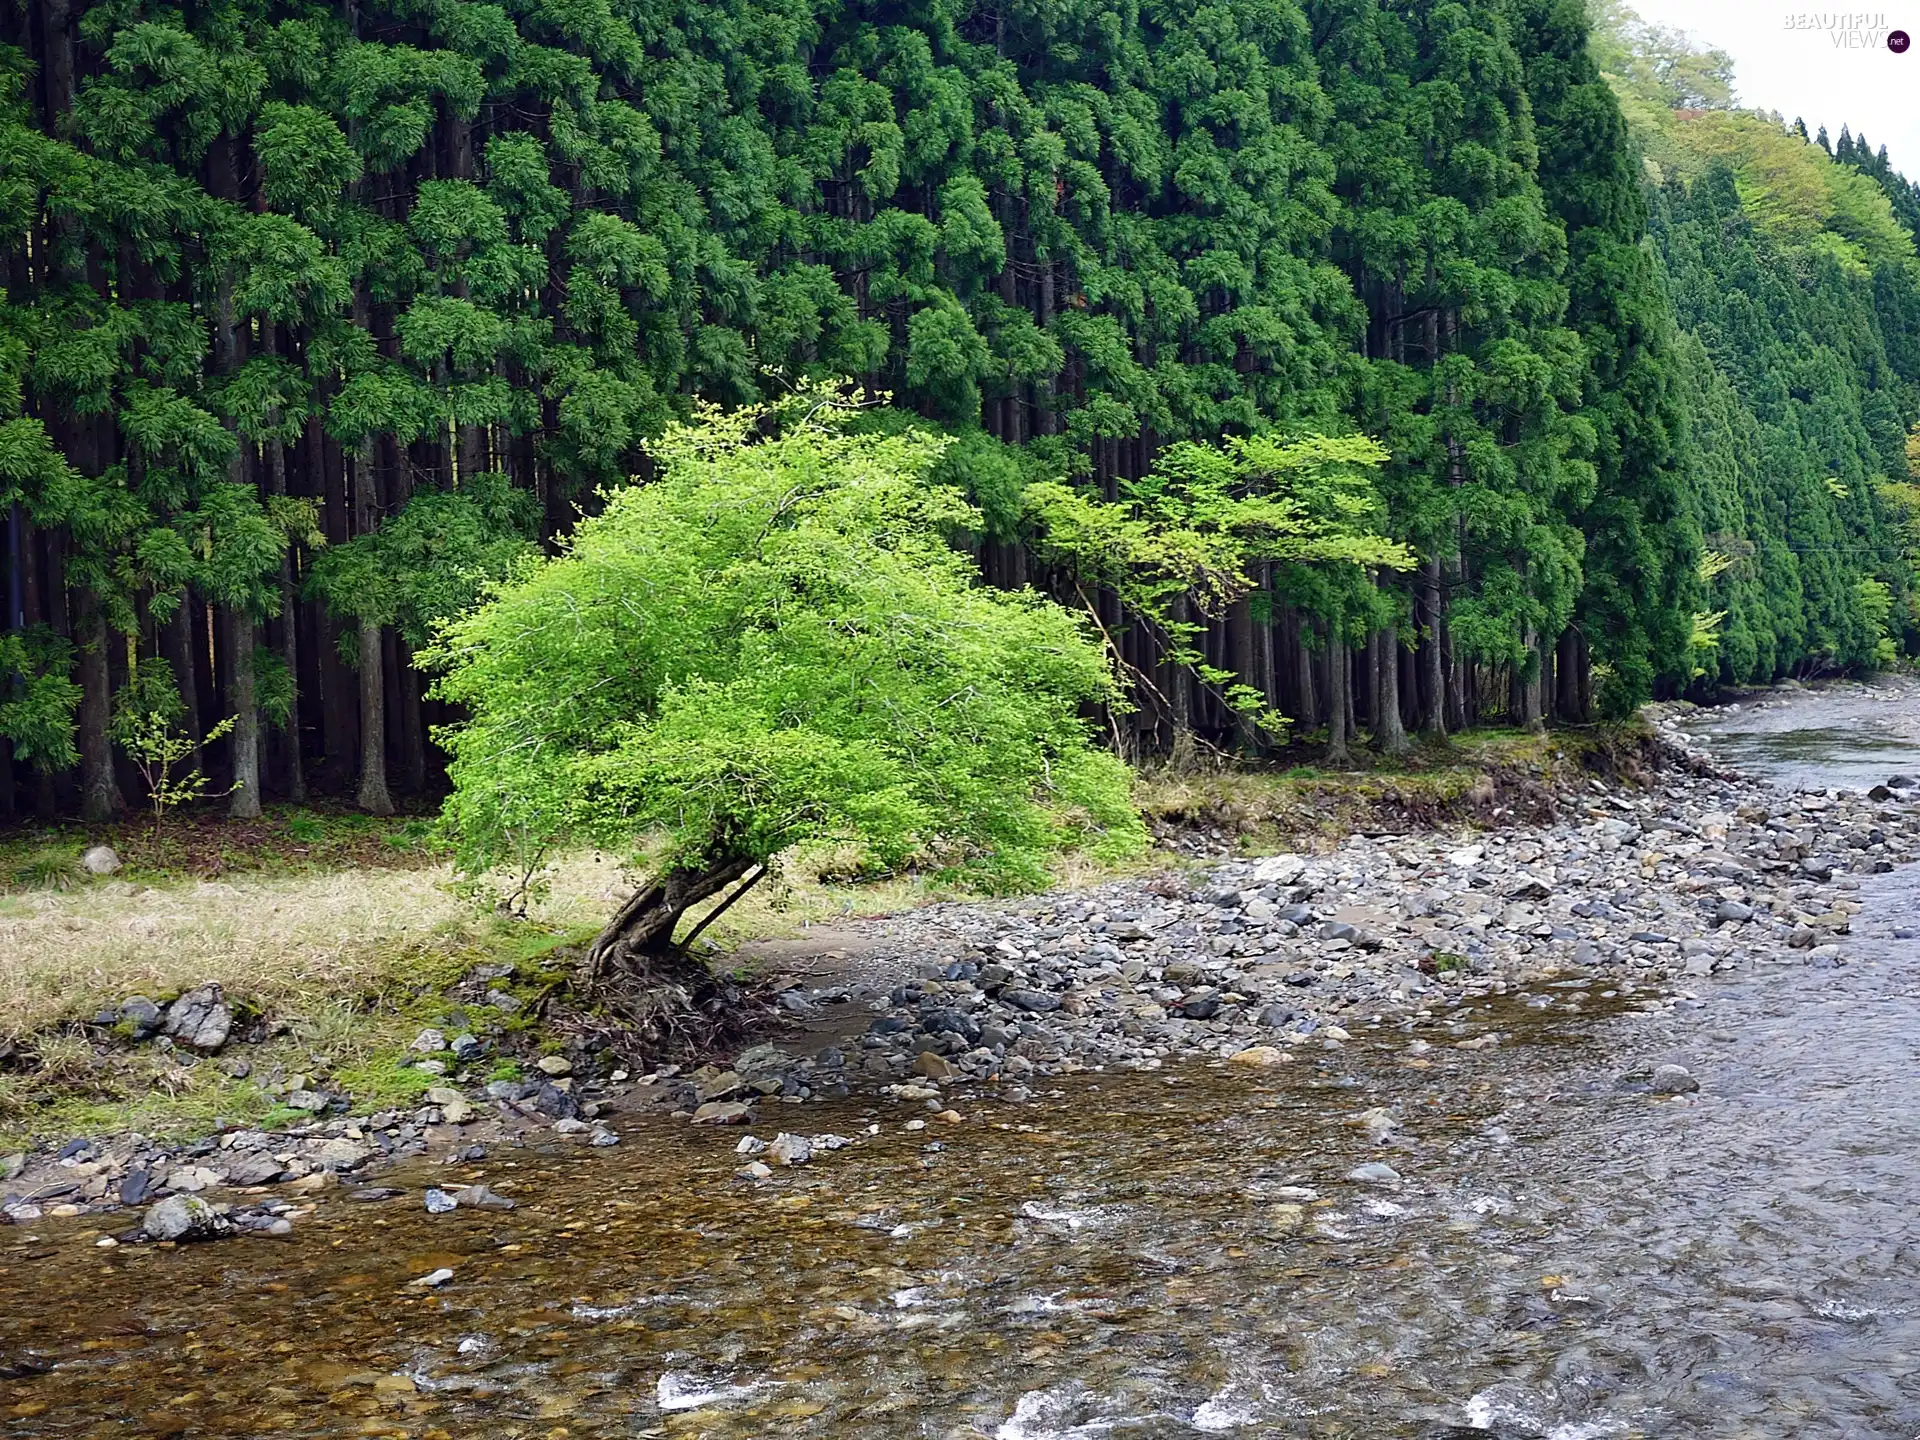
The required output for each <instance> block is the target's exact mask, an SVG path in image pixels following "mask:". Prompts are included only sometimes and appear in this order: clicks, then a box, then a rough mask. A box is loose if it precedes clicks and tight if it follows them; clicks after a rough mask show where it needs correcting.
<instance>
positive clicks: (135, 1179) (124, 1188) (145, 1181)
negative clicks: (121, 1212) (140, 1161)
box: [120, 1165, 160, 1205]
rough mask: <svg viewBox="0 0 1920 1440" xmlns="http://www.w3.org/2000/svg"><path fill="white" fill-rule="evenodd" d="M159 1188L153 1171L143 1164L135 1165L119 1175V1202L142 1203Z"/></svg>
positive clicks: (127, 1203) (125, 1203)
mask: <svg viewBox="0 0 1920 1440" xmlns="http://www.w3.org/2000/svg"><path fill="white" fill-rule="evenodd" d="M159 1188H160V1186H159V1183H158V1181H157V1180H156V1179H155V1177H154V1173H153V1171H151V1170H149V1169H147V1167H146V1166H144V1165H136V1166H134V1168H133V1169H131V1170H129V1171H127V1173H126V1174H125V1175H124V1176H122V1177H121V1180H120V1203H121V1204H122V1205H144V1204H146V1203H147V1199H148V1197H149V1196H151V1195H152V1194H153V1192H154V1191H156V1190H158V1189H159Z"/></svg>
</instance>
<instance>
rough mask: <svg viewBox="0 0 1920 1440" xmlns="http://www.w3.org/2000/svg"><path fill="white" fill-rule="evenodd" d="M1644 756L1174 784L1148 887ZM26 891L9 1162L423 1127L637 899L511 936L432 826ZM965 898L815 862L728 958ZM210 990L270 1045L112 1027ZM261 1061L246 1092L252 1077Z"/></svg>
mask: <svg viewBox="0 0 1920 1440" xmlns="http://www.w3.org/2000/svg"><path fill="white" fill-rule="evenodd" d="M1641 743H1642V742H1641V740H1640V739H1639V738H1637V737H1636V736H1635V735H1634V734H1632V733H1630V732H1610V731H1589V732H1578V733H1571V734H1570V733H1564V732H1563V733H1557V734H1555V735H1552V736H1540V735H1528V734H1522V733H1518V732H1485V733H1476V734H1474V735H1472V736H1470V737H1467V738H1465V739H1463V740H1461V741H1457V742H1454V743H1450V744H1447V745H1444V746H1436V747H1427V748H1422V749H1419V750H1416V751H1415V752H1414V753H1413V754H1411V755H1410V756H1408V757H1406V759H1405V760H1404V761H1402V762H1399V763H1395V764H1393V765H1390V766H1389V765H1384V764H1373V765H1369V764H1368V763H1367V761H1366V758H1365V757H1362V758H1361V760H1360V761H1359V762H1358V763H1356V765H1355V766H1354V767H1352V768H1344V769H1340V770H1330V769H1326V768H1316V767H1310V766H1304V767H1296V768H1288V769H1268V770H1248V769H1240V768H1233V767H1230V766H1226V765H1220V766H1217V767H1211V768H1203V769H1200V770H1197V771H1191V772H1187V773H1183V774H1178V775H1174V774H1167V773H1148V774H1145V775H1143V776H1142V777H1141V779H1140V782H1139V787H1138V796H1139V800H1140V803H1141V805H1142V808H1143V809H1144V811H1145V812H1146V814H1147V816H1148V818H1149V820H1150V822H1151V823H1152V825H1153V827H1154V829H1155V832H1156V835H1157V836H1158V839H1159V845H1158V846H1157V848H1156V851H1155V853H1154V854H1153V855H1151V856H1149V857H1146V858H1144V859H1142V860H1137V861H1134V862H1130V863H1129V865H1128V866H1127V867H1126V868H1127V869H1129V870H1137V869H1139V868H1142V867H1165V866H1167V865H1183V864H1193V863H1199V862H1201V861H1203V860H1204V859H1205V858H1206V857H1208V856H1211V855H1217V854H1224V853H1232V852H1247V851H1255V852H1257V851H1266V850H1274V849H1279V848H1285V847H1289V846H1299V845H1302V844H1309V843H1315V842H1327V841H1332V840H1337V839H1338V838H1340V837H1342V836H1344V835H1346V834H1349V833H1352V832H1353V831H1356V830H1376V831H1377V830H1403V829H1419V828H1429V827H1432V826H1435V825H1442V826H1448V825H1460V824H1471V825H1501V824H1512V823H1524V822H1526V821H1529V820H1533V819H1537V818H1541V817H1542V816H1543V815H1544V814H1545V813H1546V812H1547V811H1548V810H1550V809H1551V807H1552V805H1553V803H1554V797H1555V795H1556V794H1558V793H1564V792H1565V791H1566V790H1568V789H1570V788H1576V787H1584V786H1586V785H1587V784H1588V783H1589V780H1590V778H1591V777H1593V776H1594V775H1596V774H1607V773H1621V772H1625V773H1627V775H1628V776H1629V778H1631V777H1632V775H1633V774H1634V773H1635V772H1636V771H1637V768H1638V766H1639V765H1640V764H1641V763H1642V762H1641V759H1640V755H1641ZM101 842H106V843H111V844H114V846H115V848H116V850H118V851H119V852H120V854H121V855H122V857H123V858H124V860H125V862H126V863H125V866H124V868H123V869H121V870H120V871H119V872H117V873H116V874H114V875H112V876H110V877H105V878H90V877H88V876H87V875H86V874H85V872H84V871H83V870H81V868H80V867H79V863H78V861H79V856H80V854H81V852H82V851H83V850H84V849H85V848H86V847H87V846H88V845H89V844H94V843H101ZM1116 873H1118V872H1117V871H1116V870H1115V869H1114V868H1113V867H1111V866H1099V865H1095V864H1093V863H1092V862H1090V861H1086V860H1084V859H1080V858H1069V859H1067V860H1065V861H1063V862H1062V863H1061V864H1060V866H1059V867H1058V869H1057V871H1056V874H1055V877H1054V878H1055V881H1056V883H1057V884H1059V885H1060V886H1062V887H1073V886H1077V885H1085V884H1092V883H1097V882H1099V881H1101V880H1104V879H1108V878H1112V877H1113V876H1114V875H1115V874H1116ZM0 877H4V886H3V887H0V957H4V958H3V959H0V1152H3V1151H4V1150H6V1149H9V1148H12V1145H13V1144H14V1143H17V1142H19V1141H20V1140H21V1139H23V1138H25V1137H29V1136H31V1137H37V1138H49V1137H64V1136H67V1135H72V1134H78V1133H88V1132H98V1131H101V1130H110V1129H121V1130H124V1129H136V1128H137V1129H143V1130H146V1131H149V1132H150V1133H157V1132H162V1131H186V1130H195V1129H202V1130H203V1129H206V1128H209V1127H210V1126H211V1125H212V1124H213V1123H214V1122H215V1120H216V1119H221V1120H227V1121H247V1122H250V1123H272V1122H273V1121H274V1120H276V1119H278V1118H284V1117H282V1116H281V1115H280V1114H279V1108H278V1107H279V1103H280V1096H281V1095H283V1094H284V1093H286V1092H287V1091H288V1090H289V1089H292V1088H297V1087H295V1086H294V1085H293V1084H292V1083H291V1082H292V1081H294V1080H300V1079H312V1078H315V1077H316V1076H324V1077H325V1078H326V1079H327V1081H328V1082H329V1083H330V1084H331V1085H332V1086H333V1087H334V1088H336V1089H339V1090H343V1091H346V1092H348V1093H351V1094H353V1095H354V1096H355V1098H356V1100H358V1101H360V1102H362V1103H364V1104H366V1105H369V1106H378V1105H381V1104H387V1103H392V1104H398V1103H403V1102H405V1101H407V1100H410V1099H412V1098H413V1097H414V1096H416V1095H417V1094H418V1093H419V1092H420V1091H421V1090H423V1089H424V1088H425V1086H426V1084H427V1083H429V1082H428V1078H427V1077H426V1076H425V1075H424V1074H422V1072H420V1071H418V1070H414V1069H410V1068H407V1067H404V1066H401V1065H400V1064H399V1063H398V1062H399V1060H400V1059H401V1058H403V1057H404V1052H405V1047H406V1045H407V1043H408V1042H409V1041H410V1040H411V1039H412V1038H413V1036H414V1035H415V1034H417V1033H418V1031H419V1030H420V1029H421V1028H422V1027H423V1026H427V1025H440V1024H446V1023H453V1024H457V1025H461V1026H464V1027H468V1028H492V1029H497V1030H500V1031H503V1032H507V1033H509V1034H510V1035H511V1036H512V1038H514V1039H515V1040H516V1041H517V1043H518V1044H519V1046H520V1048H521V1049H523V1050H524V1051H526V1052H527V1053H533V1052H536V1051H537V1050H539V1049H540V1048H541V1047H542V1046H543V1045H544V1044H545V1043H546V1040H547V1037H545V1036H544V1035H543V1034H542V1032H541V1020H540V1017H539V1015H538V1007H537V1006H536V1005H527V1006H526V1008H524V1009H521V1010H509V1011H499V1010H496V1009H495V1008H494V1007H490V1006H487V1005H484V1004H482V1005H476V1004H474V1003H472V998H471V996H469V997H468V999H467V1000H466V1001H465V1002H464V1003H462V1002H456V1001H454V1000H452V999H450V998H449V996H448V991H449V989H450V988H452V987H453V986H454V985H455V984H456V983H457V982H458V981H460V979H461V978H462V977H463V976H466V975H468V974H469V973H471V972H472V971H473V970H474V968H475V967H476V966H477V965H481V964H488V963H493V964H498V963H500V962H502V961H511V962H513V963H514V964H515V965H516V967H517V973H516V976H515V977H514V978H511V979H508V980H506V981H504V982H502V983H503V985H504V986H505V992H506V993H507V994H508V995H509V998H510V999H511V1000H514V1001H516V1002H519V1001H528V1000H531V998H532V997H533V996H534V995H536V994H537V993H539V992H541V991H542V990H543V989H545V988H547V987H549V986H550V985H551V984H552V983H553V982H554V981H556V980H558V979H560V978H563V977H564V974H565V972H566V969H567V966H568V965H569V963H570V961H571V957H572V956H573V954H574V953H575V951H576V947H577V946H578V944H579V943H580V942H581V941H583V940H584V939H585V938H586V937H587V936H589V935H591V934H592V933H593V931H594V930H595V929H597V928H598V926H599V924H600V923H601V921H602V919H603V918H604V917H605V916H606V915H607V914H608V913H609V912H610V911H611V909H612V907H613V906H614V905H615V904H616V903H617V901H618V899H619V898H620V897H621V896H622V895H623V894H624V886H625V883H626V882H625V879H624V877H623V875H622V873H621V871H620V868H619V866H617V865H616V864H615V863H614V862H612V861H611V860H609V859H607V858H605V857H600V856H592V855H576V856H572V857H569V858H568V860H567V861H566V862H565V863H563V864H561V865H559V866H557V867H555V869H554V871H553V873H552V875H551V876H550V884H549V885H548V886H547V887H545V888H544V889H543V890H542V892H541V893H540V894H539V895H537V896H536V897H535V898H534V899H533V900H532V902H531V903H530V904H529V905H528V907H527V910H526V913H525V914H524V915H523V916H509V915H505V914H502V913H498V912H496V911H494V910H493V909H491V908H489V907H487V906H485V905H484V904H481V903H476V901H475V900H474V899H473V898H472V897H471V896H470V895H469V894H468V893H467V892H465V891H464V890H463V889H462V888H461V887H460V886H458V885H456V884H455V883H454V878H453V876H452V875H451V873H450V871H449V869H448V867H447V864H446V861H445V858H444V855H443V854H442V853H441V852H440V851H439V850H438V849H437V847H436V845H435V842H434V840H433V838H432V833H431V828H430V826H429V825H428V824H427V823H426V822H425V821H424V820H423V819H419V818H415V819H405V818H402V819H398V820H386V821H375V820H371V819H368V818H366V817H360V816H353V815H345V814H337V813H326V812H320V811H307V810H293V809H278V810H275V811H273V812H271V813H270V814H269V815H268V816H267V817H266V818H265V819H264V820H262V821H261V822H258V823H256V824H254V825H251V826H247V827H236V828H230V827H228V826H227V825H226V823H225V822H223V821H221V820H219V819H218V818H217V817H216V816H211V815H210V816H205V817H185V818H183V819H182V820H179V821H176V822H174V823H173V824H172V825H170V826H169V827H168V828H167V829H166V830H164V831H162V832H161V833H160V834H158V835H155V834H153V833H152V832H151V831H150V830H149V829H148V828H147V827H145V826H141V825H129V826H126V827H123V828H121V829H118V830H112V831H104V832H103V831H98V830H96V831H82V830H79V829H77V828H75V829H43V830H29V831H19V832H15V833H12V834H10V835H6V836H5V837H3V838H0ZM949 898H954V893H953V892H952V891H950V890H946V889H944V888H942V887H941V886H940V885H938V884H937V883H935V882H934V881H933V880H932V879H930V878H929V877H927V876H924V875H916V874H905V875H892V876H882V877H873V876H866V875H862V874H861V873H860V866H859V864H858V857H857V856H855V855H853V854H848V853H839V852H832V851H826V852H815V853H809V854H805V855H795V856H790V857H787V859H786V861H785V863H784V864H782V865H781V866H780V867H779V869H778V870H777V872H776V875H775V877H774V878H773V879H771V880H769V881H768V882H767V883H765V884H763V885H761V886H759V887H757V888H756V889H755V890H753V891H752V892H750V893H749V895H748V896H747V898H746V899H745V900H743V901H742V902H741V903H740V904H738V905H737V906H735V907H733V908H732V909H730V910H729V911H728V912H727V914H726V915H725V916H724V917H723V918H722V919H721V920H720V921H719V922H718V923H716V925H715V926H714V927H713V928H712V929H711V930H709V931H708V932H707V935H708V936H709V937H710V938H711V939H712V940H713V941H714V943H715V944H716V945H717V946H718V948H719V950H720V951H721V952H727V951H731V950H733V949H734V948H735V947H736V946H738V945H739V944H740V943H742V942H743V941H745V940H748V939H752V938H768V937H775V938H777V937H781V936H788V935H793V934H795V933H798V932H800V931H802V930H804V929H805V928H807V927H809V926H813V925H819V924H823V923H831V922H832V921H835V920H841V919H846V918H848V917H852V916H860V915H874V914H884V913H889V912H894V911H899V910H904V909H909V908H912V907H914V906H916V905H920V904H924V903H927V902H928V901H931V900H937V899H949ZM722 963H724V962H722ZM210 982H211V983H217V984H219V985H220V986H221V987H222V988H223V989H224V990H225V991H226V993H227V996H228V998H229V999H230V1000H231V1001H233V1002H234V1003H235V1004H236V1006H238V1007H240V1018H241V1022H242V1025H241V1026H240V1027H237V1033H238V1031H239V1030H240V1029H244V1030H245V1032H246V1033H247V1034H248V1035H249V1036H250V1037H252V1038H251V1039H250V1040H249V1043H246V1044H244V1045H241V1046H238V1047H230V1051H231V1053H230V1054H229V1055H228V1056H226V1057H223V1060H211V1059H202V1060H194V1059H193V1058H192V1057H189V1056H185V1055H182V1054H181V1053H179V1052H166V1051H163V1050H160V1049H157V1048H156V1047H153V1046H150V1045H148V1046H126V1045H124V1044H121V1043H119V1042H118V1040H117V1039H116V1037H115V1036H114V1035H113V1034H112V1031H111V1028H110V1027H109V1028H106V1029H102V1028H101V1027H96V1026H92V1025H90V1024H89V1023H88V1022H90V1021H92V1020H93V1019H94V1018H95V1017H96V1015H98V1014H100V1013H101V1012H104V1011H111V1010H112V1009H113V1008H114V1007H115V1006H117V1005H118V1004H119V1003H120V1002H121V1001H123V1000H124V999H126V998H127V997H128V996H133V995H144V996H146V997H148V998H150V999H153V1000H156V1001H165V1000H167V999H169V998H171V997H172V996H174V995H176V994H178V993H179V992H181V991H182V990H185V989H187V988H190V987H192V986H195V985H202V984H206V983H210ZM516 986H517V987H519V989H520V993H518V994H516V993H515V987H516ZM239 1055H244V1057H245V1060H246V1065H247V1068H248V1073H247V1074H246V1075H245V1076H236V1075H234V1074H232V1073H230V1071H231V1070H232V1069H234V1068H236V1067H234V1066H233V1065H232V1063H231V1062H232V1060H233V1058H235V1057H236V1056H239Z"/></svg>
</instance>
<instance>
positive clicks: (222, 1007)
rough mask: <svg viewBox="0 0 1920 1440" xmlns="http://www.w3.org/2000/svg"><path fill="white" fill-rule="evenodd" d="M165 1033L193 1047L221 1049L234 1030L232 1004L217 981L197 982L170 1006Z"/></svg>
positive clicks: (209, 1049) (176, 1041) (180, 1042)
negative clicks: (214, 983) (207, 983)
mask: <svg viewBox="0 0 1920 1440" xmlns="http://www.w3.org/2000/svg"><path fill="white" fill-rule="evenodd" d="M165 1028H166V1033H167V1034H168V1035H169V1036H170V1037H172V1039H173V1040H174V1042H175V1043H176V1044H180V1045H185V1046H187V1047H188V1048H189V1049H192V1050H207V1051H212V1050H218V1049H219V1048H220V1047H221V1046H222V1045H224V1044H226V1043H227V1036H228V1035H229V1034H230V1033H232V1030H233V1007H232V1006H230V1005H229V1004H227V1002H226V998H225V996H223V995H222V994H221V991H220V987H219V986H218V985H196V986H195V987H194V988H193V989H191V990H189V991H187V992H186V993H185V994H184V995H182V996H181V997H180V998H179V999H178V1000H175V1001H174V1002H173V1004H171V1005H169V1006H168V1007H167V1023H166V1027H165Z"/></svg>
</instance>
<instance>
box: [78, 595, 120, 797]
mask: <svg viewBox="0 0 1920 1440" xmlns="http://www.w3.org/2000/svg"><path fill="white" fill-rule="evenodd" d="M79 602H80V603H79V610H80V614H79V621H80V625H79V629H80V635H79V640H80V646H79V649H80V716H79V720H80V818H81V819H83V820H88V821H94V822H98V821H102V820H111V819H113V818H114V817H115V816H116V815H119V814H120V813H121V812H122V811H124V810H125V809H126V808H127V802H126V801H125V800H124V799H122V798H121V795H120V783H119V781H117V780H115V779H114V778H113V742H112V740H111V739H110V738H109V736H108V732H107V726H108V721H109V719H110V718H111V714H112V704H113V697H112V695H111V694H110V693H109V688H108V679H107V612H106V611H105V610H103V609H102V608H101V607H100V601H99V599H98V598H97V597H96V596H95V595H94V594H93V593H92V592H91V591H86V590H83V591H81V592H80V596H79Z"/></svg>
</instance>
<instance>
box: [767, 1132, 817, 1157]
mask: <svg viewBox="0 0 1920 1440" xmlns="http://www.w3.org/2000/svg"><path fill="white" fill-rule="evenodd" d="M767 1159H768V1160H769V1161H771V1162H772V1163H773V1164H775V1165H805V1164H806V1163H807V1162H808V1161H810V1160H812V1159H813V1144H812V1142H811V1141H809V1140H808V1139H807V1138H806V1137H805V1136H804V1135H789V1134H788V1133H787V1132H786V1131H784V1130H782V1131H781V1132H780V1133H779V1134H778V1135H776V1136H774V1137H773V1143H772V1144H771V1145H769V1146H767Z"/></svg>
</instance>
